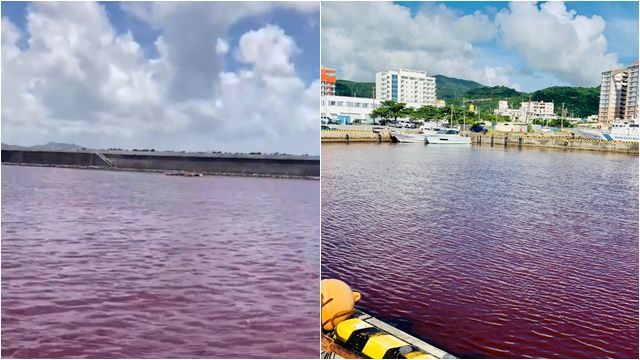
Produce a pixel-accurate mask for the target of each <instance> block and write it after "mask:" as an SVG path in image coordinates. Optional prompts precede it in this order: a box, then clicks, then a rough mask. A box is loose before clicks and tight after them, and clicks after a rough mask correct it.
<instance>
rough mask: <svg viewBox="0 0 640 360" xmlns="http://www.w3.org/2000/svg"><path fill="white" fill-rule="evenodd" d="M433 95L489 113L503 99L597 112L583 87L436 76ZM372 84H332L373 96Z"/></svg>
mask: <svg viewBox="0 0 640 360" xmlns="http://www.w3.org/2000/svg"><path fill="white" fill-rule="evenodd" d="M434 77H435V78H436V95H437V97H438V99H445V100H446V101H447V103H448V104H455V105H461V104H462V101H463V99H464V100H465V101H467V102H468V101H469V100H476V101H474V103H475V104H476V106H478V107H479V109H480V110H481V111H483V112H489V113H493V109H495V108H497V107H498V101H500V100H506V101H508V102H509V107H511V108H515V109H517V108H520V103H521V102H522V101H529V99H531V100H533V101H552V102H554V104H555V107H554V108H555V112H556V114H558V115H560V114H561V113H562V103H564V104H565V106H566V108H567V116H571V114H573V115H574V116H576V117H587V116H589V115H594V114H597V113H598V106H599V102H600V88H599V87H595V88H584V87H570V86H552V87H548V88H545V89H541V90H538V91H534V92H532V93H524V92H519V91H517V90H515V89H512V88H509V87H506V86H484V85H482V84H479V83H477V82H475V81H470V80H462V79H456V78H450V77H446V76H443V75H436V76H434ZM374 88H375V83H372V82H356V81H349V80H337V81H336V95H339V96H356V97H364V98H373V97H374V92H373V91H374Z"/></svg>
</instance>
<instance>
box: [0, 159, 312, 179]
mask: <svg viewBox="0 0 640 360" xmlns="http://www.w3.org/2000/svg"><path fill="white" fill-rule="evenodd" d="M5 165H6V166H25V167H46V168H58V169H76V170H97V171H118V172H135V173H147V174H159V175H164V174H165V173H166V172H169V171H172V170H163V169H127V168H112V169H110V168H106V167H102V166H81V165H57V164H32V163H12V162H2V166H5ZM199 174H202V176H230V177H252V178H266V179H290V180H315V181H319V180H320V177H319V176H296V175H273V174H259V173H225V172H219V173H216V172H200V173H199ZM185 177H186V176H185ZM196 177H197V176H196Z"/></svg>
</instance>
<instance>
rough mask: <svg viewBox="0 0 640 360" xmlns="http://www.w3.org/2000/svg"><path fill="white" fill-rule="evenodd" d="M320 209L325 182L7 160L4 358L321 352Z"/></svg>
mask: <svg viewBox="0 0 640 360" xmlns="http://www.w3.org/2000/svg"><path fill="white" fill-rule="evenodd" d="M318 213H319V183H318V182H316V181H301V180H282V179H258V178H231V177H202V178H180V177H168V176H162V175H157V174H140V173H114V172H103V171H83V170H73V169H55V168H28V167H15V166H3V167H2V356H3V357H11V358H24V357H27V358H41V357H45V358H59V357H89V358H118V357H126V358H130V357H135V358H158V357H160V358H165V357H166V358H179V357H182V358H185V357H186V358H194V357H207V358H211V357H217V358H225V357H230V358H238V357H241V358H256V357H257V358H264V357H293V358H301V357H307V358H309V357H310V358H316V357H317V356H318V354H319V352H318V339H319V331H318V330H319V329H318V326H317V319H318V316H319V304H318V281H317V279H318V276H319V274H318V273H319V269H318V261H319V233H320V227H319V220H318ZM283 329H286V332H287V336H286V337H283V336H274V334H276V333H277V334H280V333H281V331H282V330H283Z"/></svg>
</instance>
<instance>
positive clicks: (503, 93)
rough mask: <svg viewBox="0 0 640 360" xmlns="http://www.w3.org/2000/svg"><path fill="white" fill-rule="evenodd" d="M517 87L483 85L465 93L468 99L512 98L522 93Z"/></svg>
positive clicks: (464, 95)
mask: <svg viewBox="0 0 640 360" xmlns="http://www.w3.org/2000/svg"><path fill="white" fill-rule="evenodd" d="M522 94H523V93H520V92H518V91H516V90H515V89H512V88H508V87H506V86H492V87H489V86H483V87H481V88H477V89H472V90H469V91H467V92H465V93H464V94H463V97H465V98H467V99H484V98H511V97H514V96H519V95H522Z"/></svg>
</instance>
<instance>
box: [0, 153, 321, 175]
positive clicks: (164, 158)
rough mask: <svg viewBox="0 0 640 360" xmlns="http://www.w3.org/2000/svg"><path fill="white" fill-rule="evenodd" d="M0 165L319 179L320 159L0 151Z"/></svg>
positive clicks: (260, 155) (236, 155) (275, 156)
mask: <svg viewBox="0 0 640 360" xmlns="http://www.w3.org/2000/svg"><path fill="white" fill-rule="evenodd" d="M2 163H3V164H14V165H40V166H60V167H76V168H97V169H106V170H129V171H172V170H173V171H176V170H177V171H191V172H199V173H203V174H209V175H244V176H275V177H278V176H282V177H303V178H313V177H319V176H320V157H319V156H306V155H266V154H222V153H221V154H206V153H174V152H140V151H91V150H83V151H42V150H22V149H20V150H4V149H3V150H2Z"/></svg>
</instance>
